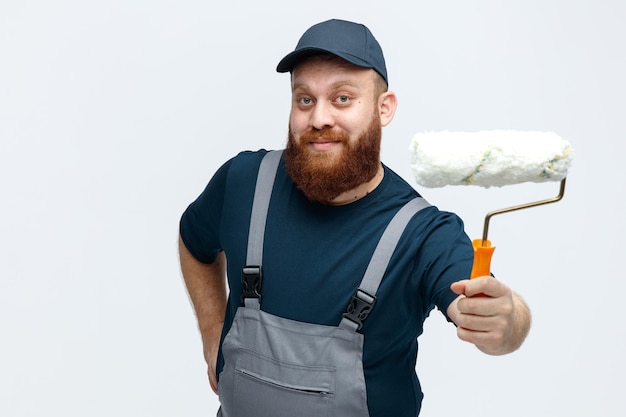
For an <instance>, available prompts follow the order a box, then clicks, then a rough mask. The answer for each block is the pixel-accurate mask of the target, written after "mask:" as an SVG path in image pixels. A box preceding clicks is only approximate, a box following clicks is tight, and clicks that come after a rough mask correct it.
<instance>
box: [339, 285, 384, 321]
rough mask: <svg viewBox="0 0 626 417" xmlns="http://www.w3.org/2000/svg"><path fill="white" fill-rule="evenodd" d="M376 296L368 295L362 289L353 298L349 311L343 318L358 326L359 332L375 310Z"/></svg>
mask: <svg viewBox="0 0 626 417" xmlns="http://www.w3.org/2000/svg"><path fill="white" fill-rule="evenodd" d="M375 303H376V296H374V295H371V294H368V293H366V292H365V291H363V290H361V289H360V288H359V289H358V290H356V292H355V293H354V295H353V296H352V300H350V303H349V304H348V310H347V311H346V312H345V313H343V317H344V318H346V319H348V320H350V321H351V322H353V323H354V324H356V325H357V330H361V327H363V321H365V319H366V318H367V316H368V315H369V314H370V312H371V311H372V308H374V304H375Z"/></svg>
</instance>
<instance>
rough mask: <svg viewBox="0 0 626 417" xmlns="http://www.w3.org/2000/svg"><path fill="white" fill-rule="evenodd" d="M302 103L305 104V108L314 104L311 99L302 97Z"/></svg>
mask: <svg viewBox="0 0 626 417" xmlns="http://www.w3.org/2000/svg"><path fill="white" fill-rule="evenodd" d="M299 101H300V103H301V104H304V105H305V106H308V105H309V104H311V103H312V102H313V100H311V98H310V97H302V98H300V100H299Z"/></svg>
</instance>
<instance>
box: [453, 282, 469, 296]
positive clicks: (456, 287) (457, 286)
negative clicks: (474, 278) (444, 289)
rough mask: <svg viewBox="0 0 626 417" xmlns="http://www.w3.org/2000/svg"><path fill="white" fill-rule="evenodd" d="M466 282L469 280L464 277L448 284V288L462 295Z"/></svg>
mask: <svg viewBox="0 0 626 417" xmlns="http://www.w3.org/2000/svg"><path fill="white" fill-rule="evenodd" d="M468 282H469V280H467V279H464V280H462V281H457V282H453V283H452V284H451V285H450V289H451V290H452V291H453V292H454V293H455V294H457V295H463V294H465V287H466V286H467V283H468Z"/></svg>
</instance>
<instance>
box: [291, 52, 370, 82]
mask: <svg viewBox="0 0 626 417" xmlns="http://www.w3.org/2000/svg"><path fill="white" fill-rule="evenodd" d="M375 74H376V72H375V71H374V70H373V69H371V68H362V67H358V66H356V65H353V64H351V63H349V62H348V61H345V60H343V59H341V58H338V57H335V56H332V55H331V56H328V55H322V56H313V57H310V58H307V59H305V60H303V61H302V62H300V63H299V64H298V65H297V66H296V67H294V69H293V72H292V75H291V81H292V88H294V87H297V86H300V85H302V84H304V85H308V84H310V83H313V84H323V83H327V84H336V83H338V82H342V81H345V82H349V83H351V84H352V83H353V84H355V85H356V86H359V87H364V88H365V87H369V86H372V87H373V85H374V80H375V77H374V76H375Z"/></svg>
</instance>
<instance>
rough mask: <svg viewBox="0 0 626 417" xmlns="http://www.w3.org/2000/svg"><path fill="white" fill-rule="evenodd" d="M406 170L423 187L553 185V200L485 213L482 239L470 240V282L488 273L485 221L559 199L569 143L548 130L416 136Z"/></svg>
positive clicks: (570, 156)
mask: <svg viewBox="0 0 626 417" xmlns="http://www.w3.org/2000/svg"><path fill="white" fill-rule="evenodd" d="M410 151H411V168H412V170H413V174H414V176H415V180H416V182H417V183H418V184H420V185H422V186H424V187H428V188H436V187H444V186H446V185H477V186H481V187H484V188H489V187H502V186H505V185H512V184H520V183H524V182H535V183H542V182H559V181H560V187H559V193H558V195H557V196H556V197H554V198H549V199H545V200H539V201H534V202H530V203H526V204H520V205H516V206H512V207H506V208H502V209H498V210H494V211H491V212H489V213H487V215H486V216H485V222H484V227H483V236H482V239H474V240H473V241H472V245H473V247H474V265H473V267H472V272H471V276H470V278H476V277H479V276H485V275H489V274H490V273H491V258H492V255H493V252H494V250H495V246H492V245H491V241H490V240H488V236H487V235H488V231H489V221H490V219H491V218H492V217H493V216H495V215H497V214H502V213H508V212H512V211H515V210H521V209H526V208H530V207H536V206H540V205H545V204H550V203H555V202H557V201H559V200H561V199H562V198H563V195H564V193H565V181H566V178H567V171H568V169H569V167H570V165H571V162H572V159H573V154H574V153H573V150H572V147H571V145H570V144H569V143H568V142H567V141H566V140H564V139H562V138H561V137H560V136H558V135H557V134H555V133H552V132H537V131H526V132H524V131H511V130H494V131H480V132H471V133H470V132H449V131H444V132H424V133H417V134H416V135H415V136H414V137H413V140H412V142H411V145H410Z"/></svg>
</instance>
